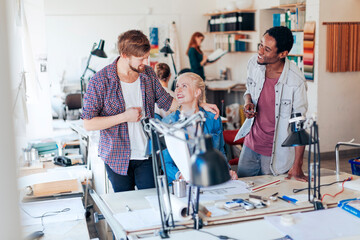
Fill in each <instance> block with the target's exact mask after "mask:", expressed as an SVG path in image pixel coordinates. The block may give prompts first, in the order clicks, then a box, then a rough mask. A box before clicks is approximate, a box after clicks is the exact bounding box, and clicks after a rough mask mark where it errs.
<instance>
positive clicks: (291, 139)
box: [281, 130, 310, 147]
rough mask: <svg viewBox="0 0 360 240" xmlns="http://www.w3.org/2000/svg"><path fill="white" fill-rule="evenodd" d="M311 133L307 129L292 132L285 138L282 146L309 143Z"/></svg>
mask: <svg viewBox="0 0 360 240" xmlns="http://www.w3.org/2000/svg"><path fill="white" fill-rule="evenodd" d="M309 137H310V136H309V134H308V133H307V132H306V131H305V130H300V131H297V132H291V134H290V135H289V136H288V137H287V138H286V139H285V141H284V142H283V144H281V146H282V147H296V146H306V145H309Z"/></svg>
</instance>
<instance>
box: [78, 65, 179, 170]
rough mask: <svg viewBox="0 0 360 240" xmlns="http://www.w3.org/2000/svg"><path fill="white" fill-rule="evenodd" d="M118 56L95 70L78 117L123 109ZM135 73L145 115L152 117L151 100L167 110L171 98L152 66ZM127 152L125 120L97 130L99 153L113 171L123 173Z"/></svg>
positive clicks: (127, 137) (153, 104)
mask: <svg viewBox="0 0 360 240" xmlns="http://www.w3.org/2000/svg"><path fill="white" fill-rule="evenodd" d="M118 59H119V58H117V59H116V60H115V61H114V62H113V63H112V64H110V65H108V66H106V67H105V68H103V69H102V70H101V71H99V72H97V73H96V74H95V75H94V76H93V77H92V78H91V80H90V81H89V85H88V88H87V92H86V94H85V96H84V106H83V113H82V116H81V118H82V119H92V118H93V117H98V116H100V117H102V116H113V115H117V114H119V113H123V112H125V101H124V97H123V94H122V90H121V84H120V79H119V77H118V75H117V71H116V69H117V66H116V64H117V61H118ZM139 76H140V87H141V92H142V100H143V105H144V108H145V115H146V117H148V118H153V117H154V107H155V103H157V104H158V106H159V107H160V108H162V109H164V110H166V111H167V110H169V108H170V106H171V103H172V100H173V98H172V97H171V96H170V95H169V94H168V93H167V92H166V91H165V90H164V88H163V87H162V86H161V84H160V82H159V80H158V79H157V77H156V75H155V72H154V71H153V69H152V68H151V67H149V66H146V67H145V71H144V72H143V73H140V74H139ZM130 151H131V150H130V139H129V133H128V125H127V123H126V122H124V123H121V124H118V125H115V126H113V127H111V128H108V129H104V130H100V142H99V156H100V157H101V158H102V159H103V160H104V162H105V163H106V164H107V165H109V167H110V168H111V169H112V170H113V171H114V172H116V173H118V174H120V175H127V170H128V167H129V161H130V153H131V152H130Z"/></svg>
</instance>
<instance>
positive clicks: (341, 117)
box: [317, 0, 360, 152]
mask: <svg viewBox="0 0 360 240" xmlns="http://www.w3.org/2000/svg"><path fill="white" fill-rule="evenodd" d="M359 10H360V1H358V0H342V1H337V0H320V24H319V28H318V30H317V34H319V35H320V39H319V44H318V46H319V56H320V57H319V61H318V71H319V73H318V79H319V82H318V91H317V93H318V115H319V131H320V137H321V140H320V142H321V146H320V147H321V149H320V150H321V151H322V152H327V151H334V148H335V144H336V143H337V142H339V141H348V140H351V139H352V138H355V142H357V143H359V142H360V124H359V122H360V111H359V109H360V94H359V89H360V72H345V73H330V72H326V48H327V46H326V26H325V25H322V23H323V22H334V21H360V14H359Z"/></svg>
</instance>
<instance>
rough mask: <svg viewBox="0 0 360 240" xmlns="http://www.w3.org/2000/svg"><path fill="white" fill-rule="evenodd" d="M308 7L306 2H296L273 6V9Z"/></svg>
mask: <svg viewBox="0 0 360 240" xmlns="http://www.w3.org/2000/svg"><path fill="white" fill-rule="evenodd" d="M302 7H306V3H294V4H284V5H279V6H273V7H271V9H289V8H302Z"/></svg>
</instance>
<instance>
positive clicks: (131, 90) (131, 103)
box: [120, 78, 148, 160]
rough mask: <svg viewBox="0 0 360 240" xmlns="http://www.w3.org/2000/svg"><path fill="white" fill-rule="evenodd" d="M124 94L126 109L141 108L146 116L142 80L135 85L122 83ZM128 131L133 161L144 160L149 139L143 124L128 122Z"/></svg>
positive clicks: (134, 83)
mask: <svg viewBox="0 0 360 240" xmlns="http://www.w3.org/2000/svg"><path fill="white" fill-rule="evenodd" d="M120 84H121V89H122V94H123V96H124V100H125V108H126V109H129V108H131V107H141V109H142V111H141V115H142V116H143V117H144V116H145V111H144V106H143V101H142V94H141V87H140V78H138V79H136V81H135V82H133V83H126V82H122V81H120ZM127 124H128V131H129V138H130V149H131V155H130V159H131V160H144V159H147V158H148V157H147V156H146V155H145V152H146V146H147V139H146V136H145V133H144V130H143V127H142V124H141V122H140V121H139V122H128V123H127Z"/></svg>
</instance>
